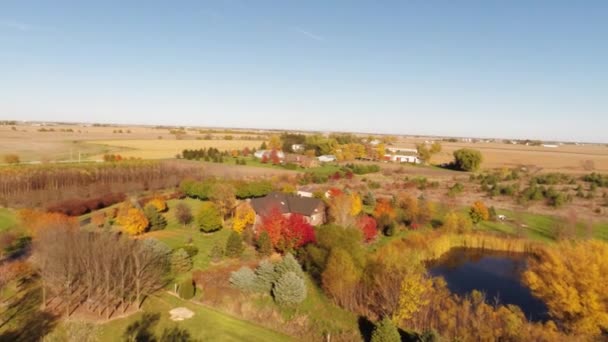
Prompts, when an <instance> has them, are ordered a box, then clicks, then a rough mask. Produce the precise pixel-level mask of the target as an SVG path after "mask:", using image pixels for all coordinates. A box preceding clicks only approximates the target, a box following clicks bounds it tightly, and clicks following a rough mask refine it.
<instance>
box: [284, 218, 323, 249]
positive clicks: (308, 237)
mask: <svg viewBox="0 0 608 342" xmlns="http://www.w3.org/2000/svg"><path fill="white" fill-rule="evenodd" d="M282 237H283V240H284V241H285V242H286V243H285V245H286V246H287V247H288V248H286V249H285V250H288V249H292V248H299V247H302V246H304V245H306V244H309V243H314V242H316V241H317V240H316V237H315V231H314V229H313V228H312V225H311V224H310V223H308V222H307V221H306V218H304V216H302V215H300V214H291V215H290V216H289V218H288V219H287V222H286V224H285V226H284V228H283V234H282Z"/></svg>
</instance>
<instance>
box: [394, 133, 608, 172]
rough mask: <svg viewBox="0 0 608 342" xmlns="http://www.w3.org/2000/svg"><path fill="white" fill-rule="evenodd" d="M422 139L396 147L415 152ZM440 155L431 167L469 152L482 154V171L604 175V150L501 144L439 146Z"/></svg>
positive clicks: (607, 165)
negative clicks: (464, 150) (522, 169)
mask: <svg viewBox="0 0 608 342" xmlns="http://www.w3.org/2000/svg"><path fill="white" fill-rule="evenodd" d="M420 142H424V139H401V140H399V141H398V142H397V143H395V145H396V146H400V147H407V148H415V145H416V143H420ZM441 144H442V146H443V151H442V152H441V153H439V154H438V155H436V156H434V157H433V163H444V162H449V161H451V160H452V159H453V156H452V153H453V152H454V151H455V150H457V149H460V148H473V149H476V150H479V151H480V152H481V153H482V154H483V158H484V162H483V164H482V168H484V169H493V168H502V167H509V168H510V167H518V166H526V167H528V168H530V169H532V170H536V171H543V172H554V171H555V172H564V173H579V174H580V173H589V172H592V171H596V172H608V146H606V145H600V144H596V145H561V146H559V147H557V148H550V147H542V146H524V145H510V144H501V143H449V142H442V143H441Z"/></svg>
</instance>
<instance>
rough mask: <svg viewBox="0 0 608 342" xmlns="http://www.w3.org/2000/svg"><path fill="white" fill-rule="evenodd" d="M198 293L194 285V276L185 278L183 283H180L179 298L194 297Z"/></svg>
mask: <svg viewBox="0 0 608 342" xmlns="http://www.w3.org/2000/svg"><path fill="white" fill-rule="evenodd" d="M195 294H196V287H195V286H194V281H193V280H192V278H188V279H186V280H184V281H183V282H182V283H181V284H179V288H178V295H179V298H182V299H186V300H188V299H192V298H194V295H195Z"/></svg>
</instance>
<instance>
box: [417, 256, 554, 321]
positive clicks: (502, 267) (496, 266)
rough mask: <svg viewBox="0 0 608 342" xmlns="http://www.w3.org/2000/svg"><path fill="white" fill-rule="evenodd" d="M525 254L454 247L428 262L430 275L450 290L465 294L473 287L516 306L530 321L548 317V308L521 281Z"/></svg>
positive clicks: (488, 297) (490, 299)
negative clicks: (446, 285) (442, 280)
mask: <svg viewBox="0 0 608 342" xmlns="http://www.w3.org/2000/svg"><path fill="white" fill-rule="evenodd" d="M525 268H526V254H524V253H506V252H497V251H488V250H482V249H471V248H453V249H452V250H450V251H449V252H448V253H446V254H444V255H443V256H442V257H441V258H440V259H439V260H437V261H434V262H432V263H430V264H429V265H428V270H429V273H430V274H431V275H432V276H441V277H443V278H444V279H445V281H446V282H447V284H448V288H449V289H450V291H452V293H455V294H458V295H466V294H468V293H470V292H471V291H473V290H479V291H482V292H484V293H485V294H486V298H487V301H488V302H489V303H493V302H494V299H495V298H498V300H499V303H500V304H504V305H506V304H514V305H517V306H519V307H520V308H521V309H522V311H523V312H524V314H525V315H526V317H527V318H528V319H530V320H532V321H544V320H546V319H547V308H546V306H545V304H544V303H543V302H542V301H540V300H539V299H537V298H535V297H534V296H532V293H531V292H530V290H529V289H528V288H527V287H526V286H524V285H523V284H522V283H521V274H522V272H523V271H524V270H525Z"/></svg>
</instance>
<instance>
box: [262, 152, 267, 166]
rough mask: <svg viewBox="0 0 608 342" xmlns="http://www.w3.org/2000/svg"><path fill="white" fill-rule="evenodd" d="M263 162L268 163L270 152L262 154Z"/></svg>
mask: <svg viewBox="0 0 608 342" xmlns="http://www.w3.org/2000/svg"><path fill="white" fill-rule="evenodd" d="M262 163H264V164H266V163H268V154H266V153H264V155H262Z"/></svg>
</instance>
